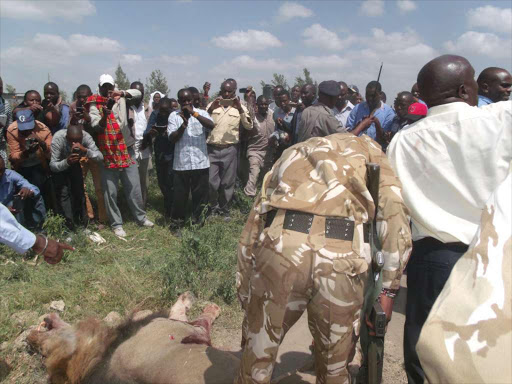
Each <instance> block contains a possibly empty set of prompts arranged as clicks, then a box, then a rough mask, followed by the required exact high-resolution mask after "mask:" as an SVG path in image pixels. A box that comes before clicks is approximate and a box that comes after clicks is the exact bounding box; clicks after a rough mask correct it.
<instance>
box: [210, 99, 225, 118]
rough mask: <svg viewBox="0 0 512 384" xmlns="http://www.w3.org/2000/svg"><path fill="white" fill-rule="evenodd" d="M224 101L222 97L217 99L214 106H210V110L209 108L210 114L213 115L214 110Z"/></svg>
mask: <svg viewBox="0 0 512 384" xmlns="http://www.w3.org/2000/svg"><path fill="white" fill-rule="evenodd" d="M221 100H222V97H217V98H216V99H215V100H214V101H213V103H212V105H210V108H208V113H209V114H210V115H211V114H212V112H213V111H214V110H216V109H217V108H219V107H220V101H221Z"/></svg>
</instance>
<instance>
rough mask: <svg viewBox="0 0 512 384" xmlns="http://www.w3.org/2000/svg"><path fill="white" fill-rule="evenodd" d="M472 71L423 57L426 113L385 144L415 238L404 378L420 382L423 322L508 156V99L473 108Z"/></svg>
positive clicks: (511, 115) (459, 62) (450, 59)
mask: <svg viewBox="0 0 512 384" xmlns="http://www.w3.org/2000/svg"><path fill="white" fill-rule="evenodd" d="M474 76H475V71H474V69H473V67H472V66H471V64H470V63H469V62H468V61H467V60H466V59H465V58H463V57H460V56H453V55H445V56H440V57H438V58H436V59H434V60H432V61H430V62H429V63H427V64H426V65H425V66H424V67H423V68H422V69H421V71H420V72H419V74H418V86H419V91H420V93H421V95H422V98H423V99H424V100H425V102H426V103H427V105H428V107H429V110H428V113H427V117H426V118H424V119H422V120H420V121H418V122H417V123H414V124H412V125H410V126H408V127H406V128H405V129H402V130H401V131H399V132H398V133H397V134H396V135H395V137H394V138H393V140H392V141H391V144H390V146H389V149H388V156H389V160H390V162H391V165H392V167H393V168H394V170H395V173H396V174H397V176H398V177H399V179H400V181H401V182H402V184H403V192H402V193H403V198H404V201H405V203H406V205H407V206H408V208H409V209H410V211H411V220H412V234H413V241H414V245H413V252H412V255H411V258H410V261H409V264H408V266H407V307H406V320H405V332H404V360H405V369H406V372H407V377H408V380H409V383H423V377H424V373H423V369H422V368H421V364H420V362H419V359H418V355H417V353H416V350H415V346H416V343H417V341H418V337H419V334H420V331H421V328H422V326H423V324H424V322H425V320H426V318H427V316H428V314H429V312H430V309H431V308H432V305H433V304H434V302H435V300H436V298H437V296H438V295H439V293H440V292H441V290H442V289H443V286H444V284H445V283H446V280H447V279H448V276H449V275H450V272H451V270H452V268H453V266H454V264H455V263H456V262H457V260H458V259H459V258H460V257H461V256H462V255H463V254H464V252H466V250H467V248H468V244H469V243H470V242H471V240H472V238H473V236H474V235H475V233H476V231H477V228H478V225H479V223H480V216H481V213H482V209H483V208H484V206H485V202H486V201H487V199H488V198H489V196H490V195H491V193H492V192H493V191H494V189H495V188H496V187H497V186H498V185H499V184H500V183H501V182H502V181H503V180H504V179H505V178H506V176H507V173H508V168H509V164H510V160H511V158H512V157H511V152H512V148H511V146H510V142H511V129H510V127H511V126H512V102H510V101H507V102H501V103H496V104H493V105H489V106H487V107H484V108H477V107H476V105H477V103H478V85H477V83H476V81H475V78H474Z"/></svg>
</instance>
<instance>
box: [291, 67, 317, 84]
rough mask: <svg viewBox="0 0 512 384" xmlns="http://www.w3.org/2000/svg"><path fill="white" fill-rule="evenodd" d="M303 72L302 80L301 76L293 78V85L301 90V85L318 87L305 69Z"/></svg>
mask: <svg viewBox="0 0 512 384" xmlns="http://www.w3.org/2000/svg"><path fill="white" fill-rule="evenodd" d="M303 72H304V78H302V77H301V76H297V77H296V78H295V85H298V86H299V87H301V88H302V86H303V85H306V84H315V86H317V85H318V83H317V82H316V81H314V80H313V78H312V77H311V72H309V70H308V69H307V68H304V69H303Z"/></svg>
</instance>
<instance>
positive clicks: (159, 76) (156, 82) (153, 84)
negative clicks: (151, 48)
mask: <svg viewBox="0 0 512 384" xmlns="http://www.w3.org/2000/svg"><path fill="white" fill-rule="evenodd" d="M144 90H145V93H146V94H147V95H150V94H151V93H153V92H155V91H159V92H162V93H163V94H164V95H167V94H168V93H169V87H168V85H167V79H166V78H165V76H164V74H163V73H162V71H161V70H159V69H155V70H154V71H153V72H151V74H150V75H149V77H148V78H146V87H145V89H144Z"/></svg>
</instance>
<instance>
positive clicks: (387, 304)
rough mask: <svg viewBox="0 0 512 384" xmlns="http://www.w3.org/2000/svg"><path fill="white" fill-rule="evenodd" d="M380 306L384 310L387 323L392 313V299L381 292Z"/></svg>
mask: <svg viewBox="0 0 512 384" xmlns="http://www.w3.org/2000/svg"><path fill="white" fill-rule="evenodd" d="M380 306H381V307H382V309H383V310H384V312H386V320H387V321H388V323H389V322H390V321H391V315H392V314H393V299H392V298H390V297H387V296H386V295H385V294H383V293H381V294H380Z"/></svg>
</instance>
